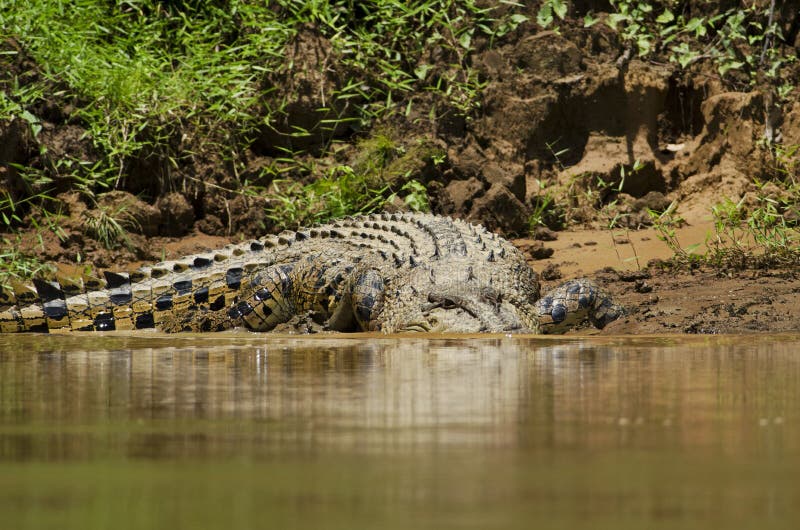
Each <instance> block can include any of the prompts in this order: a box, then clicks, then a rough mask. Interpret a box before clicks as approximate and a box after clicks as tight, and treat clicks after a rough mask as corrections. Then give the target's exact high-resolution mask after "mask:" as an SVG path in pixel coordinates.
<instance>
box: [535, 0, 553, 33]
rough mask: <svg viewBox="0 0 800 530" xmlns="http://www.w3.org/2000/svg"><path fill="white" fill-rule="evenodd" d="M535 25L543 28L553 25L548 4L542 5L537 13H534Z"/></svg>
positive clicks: (551, 12)
mask: <svg viewBox="0 0 800 530" xmlns="http://www.w3.org/2000/svg"><path fill="white" fill-rule="evenodd" d="M536 23H537V24H539V26H541V27H543V28H546V27H548V26H549V25H550V24H552V23H553V10H552V8H551V7H550V4H544V5H542V7H541V9H539V12H538V13H536Z"/></svg>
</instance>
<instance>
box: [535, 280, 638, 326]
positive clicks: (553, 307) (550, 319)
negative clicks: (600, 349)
mask: <svg viewBox="0 0 800 530" xmlns="http://www.w3.org/2000/svg"><path fill="white" fill-rule="evenodd" d="M535 308H536V313H537V314H538V316H539V323H540V328H541V333H564V332H565V331H567V330H568V329H570V328H572V327H574V326H575V325H576V324H579V323H581V322H583V321H586V320H588V321H589V322H591V323H592V324H593V325H594V326H595V327H597V328H603V327H605V326H606V324H608V323H609V322H613V321H614V320H616V319H618V318H619V317H621V316H622V315H624V314H625V309H624V308H623V307H622V306H619V305H616V304H614V302H613V301H612V299H611V296H610V295H609V294H608V293H606V292H605V290H603V289H601V288H600V287H599V286H598V285H597V284H596V283H594V282H593V281H591V280H587V279H585V278H579V279H577V280H570V281H567V282H564V283H562V284H561V285H559V286H558V287H556V288H555V289H552V290H551V291H548V292H546V293H544V295H543V296H542V297H541V298H540V299H539V300H537V301H536V304H535Z"/></svg>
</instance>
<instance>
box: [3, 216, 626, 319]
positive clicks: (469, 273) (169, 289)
mask: <svg viewBox="0 0 800 530" xmlns="http://www.w3.org/2000/svg"><path fill="white" fill-rule="evenodd" d="M105 278H106V282H105V284H102V283H100V284H97V285H88V286H87V285H83V286H79V287H77V288H76V287H75V286H71V287H68V286H66V285H64V286H62V285H61V284H59V283H57V282H51V281H43V280H34V287H30V288H29V289H28V290H27V291H25V290H20V289H16V290H14V291H13V292H12V291H8V290H6V291H5V292H3V293H0V310H2V309H5V310H3V311H2V312H0V332H4V333H9V332H21V331H43V332H47V331H49V332H60V331H106V330H114V329H117V330H120V329H142V328H154V327H155V328H160V329H162V330H164V331H218V330H224V329H229V328H233V327H243V328H247V329H250V330H253V331H270V330H273V329H275V328H276V326H279V327H280V326H282V325H285V324H286V323H287V322H290V321H293V320H294V321H298V320H299V321H301V322H305V323H307V324H309V325H308V326H307V328H308V329H318V330H319V329H322V330H331V331H382V332H387V333H393V332H404V331H435V332H532V333H552V332H559V331H563V330H564V329H566V328H567V327H569V326H570V325H573V324H574V323H575V322H577V321H581V320H587V319H588V320H590V321H591V322H592V323H593V324H595V325H596V326H598V327H603V326H604V325H605V324H607V323H608V322H610V321H612V320H614V319H616V318H618V317H619V316H620V315H621V314H622V313H623V310H622V309H621V308H620V307H619V306H617V305H615V304H614V303H613V302H612V300H611V298H610V297H608V296H607V295H606V294H605V293H604V292H603V291H602V290H601V289H600V288H599V287H598V286H597V285H595V284H594V283H592V282H590V281H588V280H572V281H570V282H566V283H564V284H562V285H561V286H559V287H558V288H556V289H554V290H553V291H550V292H549V293H546V294H545V295H544V296H540V292H539V281H538V276H537V274H536V273H535V272H534V271H533V270H532V269H531V268H530V267H529V266H528V265H527V264H526V262H525V258H524V257H523V255H522V253H521V252H520V251H519V250H517V249H516V248H515V247H514V246H513V245H512V244H511V243H510V242H509V241H507V240H506V239H503V238H502V237H500V236H497V235H495V234H493V233H491V232H489V231H487V230H486V229H485V228H483V227H482V226H475V225H472V224H469V223H466V222H464V221H459V220H453V219H450V218H447V217H440V216H435V215H427V214H409V213H404V214H375V215H369V216H358V217H351V218H346V219H342V220H338V221H334V222H331V223H329V224H324V225H320V226H316V227H314V228H310V229H302V230H299V231H296V232H284V233H282V234H280V235H277V236H268V237H265V238H262V239H258V240H254V241H251V242H246V243H242V244H236V245H229V246H228V247H226V248H224V249H222V250H219V251H217V252H209V253H204V254H198V255H194V256H189V257H186V258H184V259H179V260H175V261H167V262H162V263H158V264H156V265H153V266H149V267H144V268H141V269H139V270H137V271H135V272H132V273H106V275H105ZM3 306H4V307H3ZM311 324H313V326H312V325H311Z"/></svg>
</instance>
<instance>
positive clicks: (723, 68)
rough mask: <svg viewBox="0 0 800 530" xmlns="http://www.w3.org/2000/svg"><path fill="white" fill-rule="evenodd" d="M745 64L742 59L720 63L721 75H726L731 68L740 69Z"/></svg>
mask: <svg viewBox="0 0 800 530" xmlns="http://www.w3.org/2000/svg"><path fill="white" fill-rule="evenodd" d="M742 66H744V63H743V62H742V61H727V62H724V63H722V64H720V65H719V69H718V70H719V75H721V76H724V75H725V74H727V73H728V71H729V70H738V69H739V68H741V67H742Z"/></svg>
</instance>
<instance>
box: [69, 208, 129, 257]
mask: <svg viewBox="0 0 800 530" xmlns="http://www.w3.org/2000/svg"><path fill="white" fill-rule="evenodd" d="M81 215H82V217H83V220H84V226H85V227H86V233H87V234H88V235H89V236H91V237H92V238H94V239H95V240H97V242H98V243H100V244H101V245H102V246H103V247H104V248H106V249H109V250H112V249H116V248H120V247H122V246H125V247H128V248H131V246H132V245H131V240H130V237H129V236H128V230H129V229H140V227H139V223H138V222H137V220H136V218H135V217H134V216H133V215H132V214H131V213H130V212H129V211H128V209H127V205H125V204H124V203H123V204H119V205H117V206H116V207H111V206H106V205H99V204H96V208H94V209H92V210H85V211H84V212H83V213H82V214H81Z"/></svg>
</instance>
